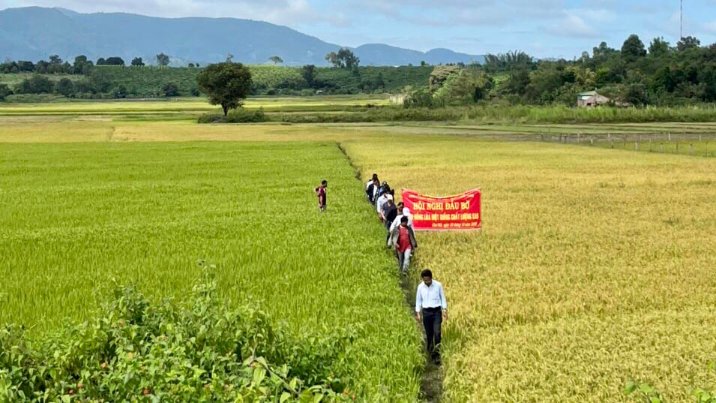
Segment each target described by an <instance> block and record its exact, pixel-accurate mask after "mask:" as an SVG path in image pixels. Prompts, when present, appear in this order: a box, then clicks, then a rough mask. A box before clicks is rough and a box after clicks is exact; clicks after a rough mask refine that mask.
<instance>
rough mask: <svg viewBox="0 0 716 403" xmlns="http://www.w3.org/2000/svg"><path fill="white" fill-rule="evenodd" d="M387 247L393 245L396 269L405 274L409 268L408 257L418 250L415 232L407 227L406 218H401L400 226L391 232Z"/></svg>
mask: <svg viewBox="0 0 716 403" xmlns="http://www.w3.org/2000/svg"><path fill="white" fill-rule="evenodd" d="M389 245H395V253H396V255H397V256H398V269H399V270H400V271H401V273H403V274H406V273H407V272H408V268H410V257H411V256H412V254H413V252H414V251H415V250H416V249H417V248H418V242H417V241H416V240H415V232H413V229H412V228H411V227H409V226H408V217H405V216H403V217H402V218H401V219H400V225H398V226H397V227H395V228H394V229H393V231H391V233H390V242H389Z"/></svg>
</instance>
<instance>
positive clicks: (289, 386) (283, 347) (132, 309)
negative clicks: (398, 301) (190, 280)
mask: <svg viewBox="0 0 716 403" xmlns="http://www.w3.org/2000/svg"><path fill="white" fill-rule="evenodd" d="M206 273H207V274H206V275H205V276H204V281H203V282H201V283H200V284H198V285H197V286H196V287H195V288H194V295H193V300H192V303H191V304H189V307H187V308H177V307H176V306H175V305H172V304H171V303H169V302H164V303H162V304H159V305H153V304H151V303H150V302H149V301H148V300H146V299H145V298H144V297H143V296H142V295H141V294H140V293H138V292H137V291H136V290H134V289H133V288H123V289H119V290H118V291H117V292H116V296H115V300H114V302H113V303H112V304H111V305H110V306H109V307H108V308H107V310H106V312H105V313H104V314H103V315H101V316H100V317H99V319H96V320H94V321H93V322H91V323H85V324H82V325H79V326H76V327H70V328H68V329H66V330H64V331H62V332H61V333H60V334H57V335H56V336H54V337H50V338H48V339H46V340H43V341H41V342H40V343H37V344H35V343H31V342H30V341H28V339H27V338H26V337H25V335H24V333H23V330H22V329H20V328H17V327H6V328H4V329H0V400H2V401H18V400H34V401H70V400H71V399H74V398H76V399H78V400H81V401H136V400H137V398H138V397H140V396H144V397H146V398H147V399H151V400H152V401H159V400H162V399H169V400H171V401H259V400H261V401H264V400H270V401H279V400H280V401H282V402H283V401H286V400H301V401H308V400H310V401H318V400H320V399H324V400H321V401H331V400H333V401H335V400H343V399H344V396H343V395H340V394H339V392H341V391H343V390H344V389H345V386H344V384H343V383H342V381H341V380H340V379H338V378H335V377H334V376H333V374H332V369H333V364H334V362H335V361H336V360H337V359H338V358H339V356H340V354H341V353H342V352H343V351H344V350H345V348H346V347H347V344H348V343H349V342H350V341H351V339H350V338H349V337H347V336H335V335H333V336H328V337H326V338H323V339H316V338H311V339H308V340H301V339H298V338H296V337H295V336H292V335H289V333H288V332H287V331H286V330H285V329H284V328H282V327H276V326H274V325H272V324H271V323H272V322H271V319H270V318H269V317H267V316H266V315H265V314H264V313H262V312H260V311H257V310H253V309H251V308H247V307H243V308H239V309H237V310H235V311H227V310H225V308H224V307H223V305H222V304H221V303H220V301H219V300H218V298H217V296H216V282H215V281H214V279H213V278H212V277H211V275H210V273H209V272H208V271H207V272H206ZM312 399H315V400H312Z"/></svg>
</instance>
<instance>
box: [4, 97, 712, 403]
mask: <svg viewBox="0 0 716 403" xmlns="http://www.w3.org/2000/svg"><path fill="white" fill-rule="evenodd" d="M100 112H101V110H100ZM0 123H2V124H0V155H1V156H2V164H0V174H1V175H0V177H2V180H1V181H0V195H1V197H0V203H2V210H1V211H0V224H2V225H1V226H0V255H1V256H3V263H4V264H3V265H2V266H0V276H2V277H1V278H3V279H5V281H4V282H3V285H2V287H1V288H0V302H2V304H3V308H4V309H2V310H0V323H1V322H23V323H26V324H28V325H29V326H32V327H33V331H35V332H37V333H43V332H45V331H48V330H50V329H53V328H56V327H58V326H62V325H63V324H64V323H66V322H68V321H70V322H71V321H76V320H81V319H83V318H86V317H88V315H91V314H92V312H93V310H94V307H95V305H96V303H98V301H100V300H102V297H103V296H104V295H106V292H107V291H108V290H109V289H110V288H111V284H112V282H113V281H117V282H120V283H125V282H134V283H137V284H139V285H140V288H141V289H142V290H143V291H146V292H147V293H148V294H149V295H151V296H153V297H154V298H161V297H165V296H174V297H175V298H177V299H179V300H181V297H182V295H184V294H185V293H186V292H187V291H188V289H189V287H190V286H191V285H192V284H193V281H194V280H195V279H196V277H197V275H198V273H197V272H196V269H195V266H194V262H195V261H196V260H197V259H207V260H210V261H213V262H215V263H216V264H217V265H218V266H219V268H220V269H221V270H220V276H219V280H220V289H221V292H222V293H223V295H224V296H225V297H226V298H227V299H228V300H229V301H244V300H249V301H253V302H255V304H256V305H257V306H260V307H262V308H263V309H266V310H267V311H269V313H271V314H272V315H273V316H274V317H276V318H279V319H280V320H285V321H286V322H287V323H288V324H289V325H290V327H291V328H292V329H294V331H296V332H307V333H308V334H310V333H311V332H316V333H320V332H321V331H322V329H324V328H336V327H337V328H349V327H352V326H355V327H357V328H358V329H360V330H359V334H360V337H359V338H358V339H357V341H356V343H355V344H354V351H351V352H350V354H348V355H347V356H349V357H350V360H348V361H347V363H346V365H347V368H349V369H350V370H351V371H352V372H351V373H352V374H353V375H352V376H353V378H352V379H353V382H354V385H355V388H356V389H357V390H359V391H360V392H361V396H362V397H363V399H364V400H366V401H372V400H379V399H381V398H382V399H385V400H390V401H415V400H417V399H418V396H419V392H418V388H419V377H420V367H421V365H422V362H423V359H422V358H421V356H420V335H419V333H418V332H417V331H416V327H415V325H414V322H412V320H411V318H410V312H409V311H408V308H406V306H405V301H404V299H403V298H404V297H403V293H402V291H401V290H400V287H399V280H398V277H397V275H396V273H394V270H393V262H392V261H391V260H390V257H388V256H387V254H385V253H383V252H382V248H381V242H380V239H381V237H382V234H383V233H382V229H381V227H380V225H379V224H378V223H376V222H375V220H374V217H373V214H372V213H371V211H370V210H369V209H367V206H365V203H363V202H362V194H361V188H360V184H359V183H358V182H357V181H356V180H355V179H354V172H353V168H351V166H350V165H349V162H348V161H347V160H346V158H345V157H344V156H343V155H342V154H341V153H340V151H339V150H338V148H337V146H336V144H337V143H339V144H340V145H341V146H342V147H343V148H344V149H345V150H346V152H347V154H348V157H350V159H351V162H352V163H353V164H354V165H355V166H357V167H358V169H359V170H360V172H361V173H362V174H363V176H366V175H370V174H371V173H373V172H377V173H379V174H380V176H381V179H382V180H387V181H389V182H390V184H391V185H392V186H393V187H395V188H398V189H400V188H401V187H405V188H413V189H416V190H418V191H421V192H424V193H427V194H433V195H440V194H455V193H459V192H462V191H464V190H466V189H469V188H473V187H479V188H481V189H482V190H483V206H484V207H483V208H484V211H483V216H484V221H483V230H482V231H481V232H479V233H420V234H418V236H419V242H420V243H421V247H420V251H419V254H418V256H417V261H416V264H417V266H416V269H417V268H423V267H430V268H431V269H433V271H434V272H435V274H436V279H438V280H440V281H441V282H443V284H444V285H445V288H446V292H447V297H448V300H449V303H450V311H451V314H450V320H449V321H447V322H446V323H445V325H444V326H445V327H444V330H445V337H444V342H445V346H444V357H443V367H442V371H443V375H444V386H443V400H444V401H449V402H466V401H540V402H542V401H555V402H563V401H574V402H584V401H590V402H591V401H593V402H604V401H635V397H629V396H626V395H625V393H624V387H625V385H626V384H627V383H628V382H630V381H635V382H640V383H642V382H643V383H648V384H650V385H652V386H654V387H655V388H656V389H657V390H658V391H659V392H660V393H661V394H662V396H664V398H665V399H668V401H695V398H694V397H693V396H692V391H693V390H694V389H695V388H697V387H701V388H706V389H711V390H713V389H716V372H714V370H713V368H714V363H716V353H715V352H716V332H714V328H715V326H716V319H715V318H716V308H714V307H715V306H716V276H714V275H713V269H714V268H715V267H716V252H715V251H716V208H714V207H715V206H714V200H716V186H715V184H716V160H715V159H713V158H703V157H699V156H691V155H688V154H686V155H678V154H669V153H666V152H665V153H659V152H651V153H649V152H643V151H646V150H644V149H643V148H642V149H640V150H639V151H640V152H635V151H634V150H633V149H630V148H629V147H627V148H626V149H616V147H615V149H612V148H610V147H604V146H601V144H597V146H594V147H591V146H586V145H584V144H572V143H567V144H565V143H559V142H556V143H555V142H548V141H539V140H537V138H536V137H535V136H538V135H539V134H540V133H545V132H547V133H553V134H564V135H567V134H570V135H571V134H572V133H581V135H585V134H589V135H594V136H601V135H603V134H607V133H608V134H612V135H615V134H616V133H619V134H622V135H623V134H626V135H630V136H631V135H634V136H639V135H645V134H649V133H663V132H664V131H665V130H673V133H679V132H680V133H690V134H693V135H698V134H702V135H704V136H705V135H707V134H709V133H712V132H713V129H714V128H715V126H714V125H713V124H712V123H683V124H682V123H668V124H639V125H637V124H609V125H595V124H589V125H587V124H585V125H549V126H545V125H482V124H474V123H470V122H462V123H460V124H393V125H386V124H328V125H310V124H306V125H283V124H258V125H241V126H234V125H196V124H194V123H192V122H190V121H187V120H178V121H128V120H124V119H115V118H113V117H112V116H109V115H107V114H99V112H98V114H97V115H92V114H90V115H81V114H79V115H73V114H72V113H70V112H68V113H67V114H66V115H57V116H21V115H18V116H4V117H0ZM520 136H522V137H520ZM632 145H633V144H632ZM714 150H716V148H715V149H714ZM680 154H683V153H681V152H680ZM324 176H325V177H327V178H328V180H329V183H330V185H329V213H328V214H326V215H325V216H320V215H318V214H317V212H316V211H315V210H317V209H316V208H315V200H313V197H314V196H313V193H312V187H313V186H315V185H316V184H317V183H318V181H319V180H320V179H322V178H323V177H324ZM247 228H248V229H247ZM272 231H276V232H278V231H286V234H287V236H286V237H285V238H282V237H280V236H279V237H277V236H274V235H273V234H274V232H272ZM416 276H417V275H416ZM416 280H417V279H416ZM356 290H357V291H358V293H357V295H359V296H360V298H357V297H356V293H355V292H354V291H356ZM376 305H377V306H378V307H380V309H378V310H373V309H371V308H373V307H375V306H376ZM5 307H7V309H5Z"/></svg>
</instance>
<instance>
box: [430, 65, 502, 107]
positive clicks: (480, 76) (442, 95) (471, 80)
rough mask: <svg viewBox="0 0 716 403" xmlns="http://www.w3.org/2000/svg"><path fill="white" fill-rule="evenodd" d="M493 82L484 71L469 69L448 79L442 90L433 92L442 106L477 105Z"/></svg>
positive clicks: (489, 89)
mask: <svg viewBox="0 0 716 403" xmlns="http://www.w3.org/2000/svg"><path fill="white" fill-rule="evenodd" d="M493 86H494V82H493V80H492V78H491V77H489V76H488V75H487V74H486V73H485V72H484V71H481V70H478V69H475V68H469V69H462V70H460V72H459V73H457V74H453V75H451V76H449V77H448V79H447V80H446V82H445V83H444V85H443V86H442V88H440V89H439V90H437V91H436V92H435V99H437V100H439V101H440V103H441V104H443V105H467V104H472V103H477V102H479V101H481V100H483V99H485V98H487V96H488V94H489V93H490V91H491V90H492V87H493Z"/></svg>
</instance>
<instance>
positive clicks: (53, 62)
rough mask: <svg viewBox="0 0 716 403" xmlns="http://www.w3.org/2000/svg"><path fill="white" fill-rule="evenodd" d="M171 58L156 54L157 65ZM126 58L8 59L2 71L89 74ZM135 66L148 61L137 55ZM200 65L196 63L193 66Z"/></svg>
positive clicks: (165, 63)
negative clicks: (71, 60)
mask: <svg viewBox="0 0 716 403" xmlns="http://www.w3.org/2000/svg"><path fill="white" fill-rule="evenodd" d="M170 61H171V58H170V57H169V56H168V55H165V54H164V53H160V54H158V55H156V65H157V66H159V67H166V66H168V65H169V63H170ZM126 65H127V64H126V63H125V61H124V59H122V58H121V57H119V56H111V57H107V58H104V57H100V58H99V59H97V61H96V62H93V61H92V60H89V59H88V58H87V56H85V55H80V56H77V57H75V60H74V62H73V63H70V62H69V61H65V60H62V58H61V57H60V56H58V55H52V56H50V57H49V58H48V60H39V61H37V62H36V63H33V62H31V61H27V60H18V61H13V60H8V61H5V62H4V63H0V73H2V74H18V73H37V74H82V75H86V74H89V73H90V71H91V70H92V68H93V67H95V66H126ZM129 65H130V66H133V67H143V66H146V63H145V61H144V59H143V58H141V57H135V58H133V59H132V61H131V62H130V64H129ZM193 66H196V67H198V65H194V64H193V63H192V66H190V67H193Z"/></svg>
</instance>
